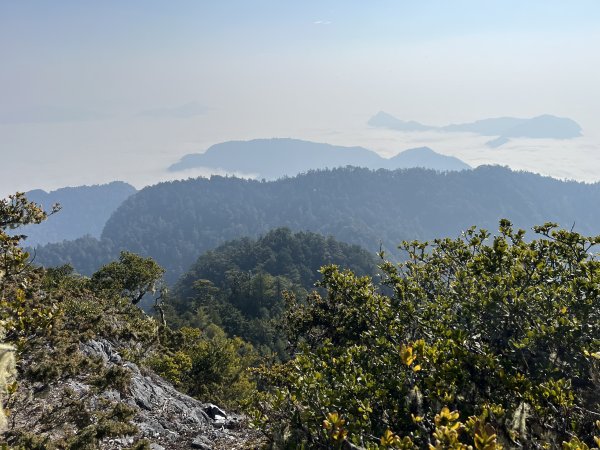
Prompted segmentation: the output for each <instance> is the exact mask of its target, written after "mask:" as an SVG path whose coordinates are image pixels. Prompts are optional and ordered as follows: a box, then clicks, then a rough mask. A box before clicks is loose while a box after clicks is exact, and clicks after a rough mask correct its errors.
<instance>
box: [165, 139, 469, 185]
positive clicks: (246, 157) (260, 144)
mask: <svg viewBox="0 0 600 450" xmlns="http://www.w3.org/2000/svg"><path fill="white" fill-rule="evenodd" d="M345 166H356V167H366V168H369V169H391V170H394V169H408V168H413V167H422V168H426V169H435V170H442V171H444V170H465V169H470V166H469V165H468V164H466V163H464V162H462V161H461V160H460V159H458V158H455V157H452V156H445V155H441V154H439V153H436V152H434V151H433V150H432V149H430V148H428V147H420V148H413V149H409V150H405V151H403V152H400V153H398V154H397V155H396V156H394V157H392V158H383V157H381V156H380V155H378V154H377V153H376V152H374V151H372V150H368V149H366V148H364V147H343V146H337V145H330V144H323V143H316V142H309V141H303V140H298V139H287V138H279V139H255V140H251V141H229V142H223V143H220V144H216V145H213V146H211V147H210V148H208V149H207V150H206V152H204V153H194V154H188V155H185V156H184V157H183V158H182V159H181V160H180V161H179V162H177V163H175V164H173V165H171V166H170V167H169V170H171V171H180V170H187V169H192V168H198V167H205V168H213V169H221V170H226V171H231V172H236V173H244V174H252V175H255V176H257V177H258V178H267V179H275V178H279V177H282V176H285V175H288V176H293V175H297V174H299V173H302V172H306V171H308V170H313V169H325V168H335V167H345Z"/></svg>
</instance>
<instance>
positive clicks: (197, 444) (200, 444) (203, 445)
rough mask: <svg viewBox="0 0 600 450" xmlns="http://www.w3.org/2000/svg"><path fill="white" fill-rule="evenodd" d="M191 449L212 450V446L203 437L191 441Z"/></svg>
mask: <svg viewBox="0 0 600 450" xmlns="http://www.w3.org/2000/svg"><path fill="white" fill-rule="evenodd" d="M191 445H192V448H199V449H200V450H212V449H213V446H212V444H211V443H210V441H209V440H208V439H206V438H205V437H204V436H198V437H196V438H195V439H194V440H193V441H192V444H191Z"/></svg>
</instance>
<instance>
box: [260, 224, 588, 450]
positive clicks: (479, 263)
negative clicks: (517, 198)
mask: <svg viewBox="0 0 600 450" xmlns="http://www.w3.org/2000/svg"><path fill="white" fill-rule="evenodd" d="M534 230H535V232H536V233H537V234H538V238H537V239H534V240H531V241H529V242H528V241H526V240H525V232H524V231H522V230H519V231H514V230H513V229H512V225H511V223H510V222H508V221H506V220H503V221H501V222H500V229H499V234H498V235H497V236H494V237H492V236H491V235H490V234H489V233H488V232H487V231H485V230H477V229H475V228H471V229H469V230H468V231H467V232H466V233H464V235H463V236H462V237H461V238H459V239H454V240H453V239H437V240H435V241H433V242H432V243H427V242H416V241H415V242H404V243H403V244H402V245H401V246H400V248H401V249H402V250H403V251H404V252H405V253H406V259H405V261H404V262H403V263H401V264H398V265H396V264H393V263H391V262H388V261H385V260H383V261H382V264H381V269H382V270H383V272H384V278H383V280H382V284H381V285H375V284H374V283H373V281H372V280H371V279H370V278H368V277H362V278H360V277H356V276H355V275H354V274H352V273H351V272H348V271H340V270H339V269H338V268H337V267H335V266H328V267H325V268H323V269H322V273H323V282H322V286H323V287H324V288H326V289H327V292H328V294H327V296H326V297H321V296H319V295H317V294H313V295H312V296H310V297H309V298H308V300H307V302H306V303H305V304H302V303H298V304H293V305H292V307H291V308H290V309H289V312H288V316H287V328H288V331H289V334H290V336H291V338H292V342H294V344H295V357H294V358H292V359H291V360H290V361H289V362H287V363H285V364H281V365H279V366H277V367H275V368H267V367H265V368H263V369H261V371H260V372H259V373H260V375H261V376H262V377H263V381H264V382H266V383H267V384H268V385H270V386H271V388H272V389H273V391H272V393H271V394H266V395H265V396H264V397H262V398H261V399H260V401H259V402H257V405H258V406H257V412H256V416H255V417H256V418H257V419H258V420H259V422H261V423H262V424H263V426H265V427H266V428H267V430H269V431H270V432H272V433H275V432H276V431H277V430H286V429H287V432H286V434H287V436H290V439H291V440H292V441H295V443H296V444H298V443H304V445H306V444H308V446H309V447H310V446H315V447H316V446H324V447H336V446H339V445H341V443H342V442H343V441H349V442H352V443H354V444H358V445H361V446H364V447H368V448H378V447H393V448H413V447H414V448H424V447H427V446H430V448H467V447H466V445H473V446H474V448H477V449H479V448H486V449H494V448H499V447H498V446H500V445H502V444H503V445H505V446H509V447H514V446H523V447H527V448H533V447H532V445H534V444H535V445H536V446H538V447H535V448H560V443H561V442H564V444H563V445H565V446H567V447H565V448H588V447H583V444H582V445H581V446H578V445H579V444H578V443H579V442H584V443H585V444H586V445H588V446H590V447H591V446H593V445H596V446H597V445H598V442H600V439H598V437H597V435H598V434H599V432H600V430H599V429H598V425H600V423H598V422H596V421H597V419H598V417H599V416H600V397H599V396H598V389H599V387H600V386H599V382H598V380H600V364H599V360H600V261H598V259H597V257H596V254H595V253H593V249H594V247H595V246H596V245H598V244H600V237H584V236H581V235H579V234H578V233H574V232H571V231H565V230H560V229H557V228H556V225H554V224H546V225H544V226H540V227H535V228H534ZM381 256H382V257H383V256H385V255H383V254H382V255H381ZM265 405H266V406H265ZM281 427H283V428H281ZM576 436H577V437H576ZM486 442H487V444H486ZM487 445H489V446H487Z"/></svg>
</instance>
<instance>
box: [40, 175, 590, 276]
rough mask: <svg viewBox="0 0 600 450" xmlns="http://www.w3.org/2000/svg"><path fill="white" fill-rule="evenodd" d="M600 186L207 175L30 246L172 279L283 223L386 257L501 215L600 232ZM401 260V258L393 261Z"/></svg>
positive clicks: (48, 258) (57, 258)
mask: <svg viewBox="0 0 600 450" xmlns="http://www.w3.org/2000/svg"><path fill="white" fill-rule="evenodd" d="M599 202H600V185H599V184H584V183H577V182H564V181H559V180H556V179H552V178H549V177H542V176H540V175H535V174H532V173H526V172H514V171H511V170H509V169H507V168H502V167H490V166H481V167H478V168H476V169H473V170H465V171H455V172H437V171H433V170H425V169H403V170H395V171H390V170H384V169H380V170H377V171H372V170H369V169H364V168H341V169H334V170H323V171H312V172H308V173H306V174H303V175H299V176H296V177H291V178H283V179H279V180H277V181H258V180H246V179H239V178H235V177H221V176H213V177H211V178H210V179H206V178H197V179H189V180H186V181H175V182H167V183H159V184H157V185H154V186H150V187H147V188H145V189H142V190H141V191H139V192H138V193H136V194H134V195H132V196H131V197H129V198H127V199H126V200H125V201H124V202H123V204H122V205H121V206H120V207H119V208H118V209H117V210H116V211H115V212H114V213H113V214H112V215H111V217H110V218H109V220H108V221H107V223H106V226H105V227H104V230H103V232H102V235H101V238H100V239H99V240H98V239H94V238H91V237H87V238H80V239H78V240H76V241H65V242H63V243H60V244H49V245H47V246H44V247H38V248H37V249H36V254H37V259H36V261H37V262H39V263H40V264H44V265H47V266H55V265H61V264H65V263H70V264H73V265H74V267H75V268H76V269H77V270H78V271H80V272H81V273H87V274H89V273H91V272H93V271H95V270H96V269H97V268H98V267H100V266H101V265H102V264H105V263H107V262H108V261H110V260H111V259H115V258H116V257H117V256H118V252H119V251H120V250H124V249H126V250H130V251H133V252H136V253H139V254H141V255H146V256H152V257H153V258H155V259H156V260H157V261H158V263H159V264H161V265H162V266H163V267H165V268H166V270H167V280H168V281H169V282H174V281H175V280H176V279H177V277H178V276H180V275H181V274H182V273H184V272H185V271H186V270H187V269H188V268H189V266H190V265H191V264H192V263H193V262H194V261H195V259H196V258H197V257H198V256H199V255H200V254H201V253H202V252H204V251H206V250H209V249H211V248H214V247H215V246H217V245H219V244H221V243H223V242H225V241H226V240H229V239H235V238H239V237H243V236H258V235H260V234H262V233H266V232H268V231H269V230H271V229H273V228H275V227H280V226H285V227H288V228H290V229H292V230H308V231H313V232H318V233H321V234H324V235H332V236H334V237H335V238H337V239H339V240H341V241H344V242H347V243H352V244H358V245H361V246H363V247H364V248H366V249H367V250H369V251H371V252H375V251H377V250H378V249H379V245H380V244H383V246H384V248H386V249H387V250H388V251H389V252H391V254H394V253H395V249H396V246H397V245H398V244H399V243H400V242H401V241H402V240H404V239H408V240H412V239H432V238H435V237H439V236H457V235H459V234H460V233H461V232H462V231H464V230H465V229H467V228H468V227H470V226H472V225H477V226H480V227H483V228H487V229H490V230H495V229H497V226H498V221H499V219H501V218H508V219H510V220H512V221H513V222H514V224H515V226H516V227H522V228H524V229H529V228H530V227H532V226H534V225H539V224H542V223H545V222H547V221H555V222H557V223H558V224H560V225H561V226H563V227H566V228H571V227H572V226H573V224H575V229H576V230H577V231H579V232H582V233H585V234H591V235H596V234H600V225H599V224H600V211H599V210H598V209H597V208H593V207H590V205H595V204H598V203H599ZM396 256H399V255H396Z"/></svg>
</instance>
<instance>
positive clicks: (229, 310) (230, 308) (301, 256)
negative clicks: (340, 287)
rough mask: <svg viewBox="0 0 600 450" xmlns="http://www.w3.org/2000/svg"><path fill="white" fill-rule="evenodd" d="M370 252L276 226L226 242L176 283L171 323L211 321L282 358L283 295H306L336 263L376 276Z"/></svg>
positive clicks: (171, 304)
mask: <svg viewBox="0 0 600 450" xmlns="http://www.w3.org/2000/svg"><path fill="white" fill-rule="evenodd" d="M374 256H375V255H374V254H371V253H369V252H367V251H366V250H363V249H362V248H360V247H358V246H357V245H349V244H345V243H342V242H338V241H336V240H335V239H333V238H332V237H328V238H327V237H324V236H321V235H319V234H316V233H310V232H298V233H292V232H291V231H290V230H289V229H287V228H278V229H275V230H272V231H270V232H268V233H267V234H265V235H263V236H261V237H259V238H258V239H250V238H242V239H236V240H233V241H229V242H226V243H225V244H222V245H220V246H219V247H217V248H216V249H214V250H210V251H208V252H206V253H205V254H204V255H202V256H201V257H200V258H198V260H197V261H196V263H194V265H193V266H192V267H191V269H190V270H189V271H188V272H187V273H186V274H185V275H183V276H182V277H181V278H180V279H179V281H178V282H177V284H176V285H175V287H174V289H173V291H172V293H171V296H170V301H169V304H170V306H171V308H172V310H171V311H170V312H171V314H170V315H169V318H170V322H171V323H173V324H175V325H178V326H181V325H188V326H190V325H193V326H203V325H205V324H206V323H207V321H210V322H212V323H216V324H217V325H219V326H221V327H222V328H223V329H224V330H225V331H226V332H227V333H228V334H229V335H232V336H239V337H241V338H243V339H244V340H246V341H249V342H251V343H252V344H253V345H254V346H255V347H256V348H257V349H258V350H260V351H261V352H262V353H265V354H268V353H275V354H277V355H278V356H279V357H285V355H286V342H285V341H286V338H285V335H284V334H283V333H282V332H281V327H280V326H279V325H280V322H281V316H282V314H283V311H284V310H285V299H284V296H285V293H286V292H289V293H295V294H296V295H297V296H298V297H305V296H306V295H307V294H308V292H311V291H312V290H314V289H315V283H316V282H317V281H318V280H319V279H320V275H319V268H320V267H322V266H324V265H328V264H336V265H338V266H339V267H343V268H346V269H350V270H352V271H353V272H355V273H357V274H359V275H370V276H375V274H376V273H377V264H376V263H377V261H376V259H375V257H374Z"/></svg>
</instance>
